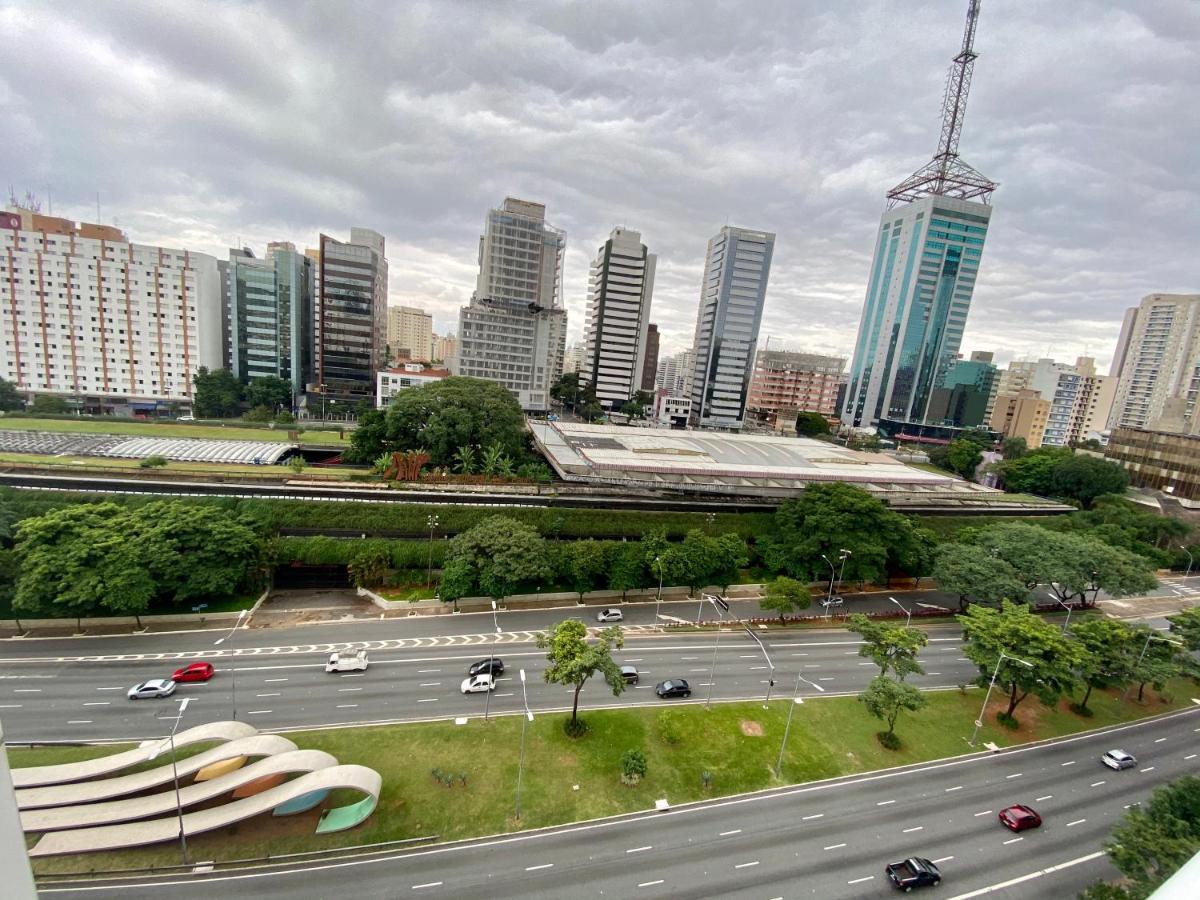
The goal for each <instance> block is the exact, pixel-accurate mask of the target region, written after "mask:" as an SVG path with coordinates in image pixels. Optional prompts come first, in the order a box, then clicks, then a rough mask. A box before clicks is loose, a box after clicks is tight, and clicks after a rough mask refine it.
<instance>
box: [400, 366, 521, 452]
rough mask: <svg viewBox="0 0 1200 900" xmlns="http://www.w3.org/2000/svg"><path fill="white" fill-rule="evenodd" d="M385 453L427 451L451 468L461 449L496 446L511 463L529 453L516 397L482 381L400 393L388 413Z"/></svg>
mask: <svg viewBox="0 0 1200 900" xmlns="http://www.w3.org/2000/svg"><path fill="white" fill-rule="evenodd" d="M386 421H387V432H386V440H387V444H388V446H385V447H384V449H385V450H399V451H405V450H424V451H425V452H426V453H428V454H429V456H430V462H431V463H432V464H433V465H435V466H452V465H454V463H455V453H456V452H457V450H458V448H460V447H468V446H469V447H479V448H483V447H491V446H493V445H495V446H498V447H499V449H500V451H501V452H502V453H504V454H507V456H508V457H509V458H510V459H516V458H519V457H522V456H523V455H524V451H525V419H524V416H523V415H522V414H521V407H520V405H519V404H518V403H517V401H516V399H515V398H514V397H513V395H512V394H511V393H510V392H509V391H508V389H507V388H504V387H502V386H500V385H498V384H495V383H493V382H491V381H484V380H482V379H480V378H458V377H454V378H444V379H442V380H441V381H438V382H435V383H433V384H428V385H424V386H422V387H416V388H409V389H407V390H404V391H401V392H400V393H399V394H397V395H396V396H395V397H394V398H393V399H392V403H391V405H390V406H389V407H388V410H387V419H386Z"/></svg>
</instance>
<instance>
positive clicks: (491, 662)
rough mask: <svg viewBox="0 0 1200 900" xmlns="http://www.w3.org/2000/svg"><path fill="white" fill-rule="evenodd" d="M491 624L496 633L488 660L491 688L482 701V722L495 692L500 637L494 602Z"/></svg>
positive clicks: (493, 636)
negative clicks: (497, 641)
mask: <svg viewBox="0 0 1200 900" xmlns="http://www.w3.org/2000/svg"><path fill="white" fill-rule="evenodd" d="M492 624H493V625H495V626H496V633H495V634H493V635H492V652H491V656H490V658H489V659H488V671H489V672H490V673H491V676H492V687H491V690H489V691H488V692H487V697H486V698H484V701H483V721H485V722H486V721H487V720H488V714H489V713H490V712H491V708H492V694H493V693H494V692H495V690H496V669H495V666H496V638H498V637H500V622H499V621H498V620H497V619H496V601H495V600H493V601H492Z"/></svg>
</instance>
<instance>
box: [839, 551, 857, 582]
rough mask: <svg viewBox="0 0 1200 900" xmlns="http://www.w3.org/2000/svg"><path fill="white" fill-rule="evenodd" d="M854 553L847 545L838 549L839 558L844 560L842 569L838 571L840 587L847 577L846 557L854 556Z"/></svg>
mask: <svg viewBox="0 0 1200 900" xmlns="http://www.w3.org/2000/svg"><path fill="white" fill-rule="evenodd" d="M853 555H854V554H853V553H851V552H850V551H849V550H847V549H846V548H845V547H843V548H842V549H840V550H839V551H838V558H839V559H840V560H841V561H842V570H841V571H840V572H838V587H839V588H840V587H841V586H842V582H843V581H844V580H845V578H846V557H848V556H853Z"/></svg>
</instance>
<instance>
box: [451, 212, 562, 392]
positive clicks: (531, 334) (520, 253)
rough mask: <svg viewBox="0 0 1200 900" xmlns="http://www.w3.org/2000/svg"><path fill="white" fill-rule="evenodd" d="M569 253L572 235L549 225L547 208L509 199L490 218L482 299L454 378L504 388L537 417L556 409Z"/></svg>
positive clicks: (464, 334) (469, 315)
mask: <svg viewBox="0 0 1200 900" xmlns="http://www.w3.org/2000/svg"><path fill="white" fill-rule="evenodd" d="M566 245H567V236H566V233H565V232H564V231H561V230H559V229H557V228H554V227H553V226H551V225H548V224H547V223H546V207H545V206H543V205H542V204H540V203H530V202H528V201H525V200H516V199H513V198H512V197H508V198H506V199H505V201H504V203H503V205H502V206H501V207H500V208H499V209H493V210H491V211H489V213H488V217H487V221H486V223H485V224H484V233H483V235H482V236H481V237H480V238H479V277H478V279H477V281H476V286H475V293H474V295H473V296H472V297H471V302H470V304H468V305H467V306H464V307H463V308H462V309H461V310H460V311H459V320H458V322H459V325H458V358H457V360H456V362H455V369H454V373H455V374H456V375H465V376H468V377H471V378H485V379H487V380H488V381H494V382H496V383H497V384H502V385H504V386H505V387H506V388H508V389H509V390H510V391H512V393H513V396H514V397H516V398H517V402H518V403H520V404H521V407H522V408H523V409H525V410H528V411H530V412H545V411H546V410H548V409H549V408H550V388H551V387H552V386H553V385H554V382H555V381H557V380H558V378H559V376H560V375H561V374H562V370H563V355H564V352H565V350H566V343H567V311H566V310H565V309H564V308H563V306H562V267H563V256H564V254H565V252H566Z"/></svg>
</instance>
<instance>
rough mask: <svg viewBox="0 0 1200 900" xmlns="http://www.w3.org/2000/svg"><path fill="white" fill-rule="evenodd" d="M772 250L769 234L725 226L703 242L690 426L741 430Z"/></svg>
mask: <svg viewBox="0 0 1200 900" xmlns="http://www.w3.org/2000/svg"><path fill="white" fill-rule="evenodd" d="M774 250H775V235H774V234H772V233H770V232H766V231H750V230H747V229H745V228H733V227H731V226H729V225H726V226H725V227H723V228H722V229H721V230H720V231H719V232H718V233H717V234H716V235H715V236H714V237H713V238H712V240H710V241H709V242H708V253H707V255H706V257H705V261H704V282H703V284H702V285H701V288H700V308H699V309H698V311H697V313H696V336H695V339H694V340H693V343H692V350H693V351H694V352H695V354H696V362H695V368H694V369H693V373H692V408H691V422H692V424H693V425H699V426H700V427H704V428H721V429H740V428H741V427H742V423H743V422H744V421H745V416H746V400H747V399H748V397H749V393H750V375H751V372H752V371H753V368H754V353H755V351H756V350H757V349H758V330H759V327H760V326H761V325H762V312H763V304H764V303H765V301H766V297H767V280H768V278H769V277H770V274H771V257H772V254H773V253H774Z"/></svg>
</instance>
